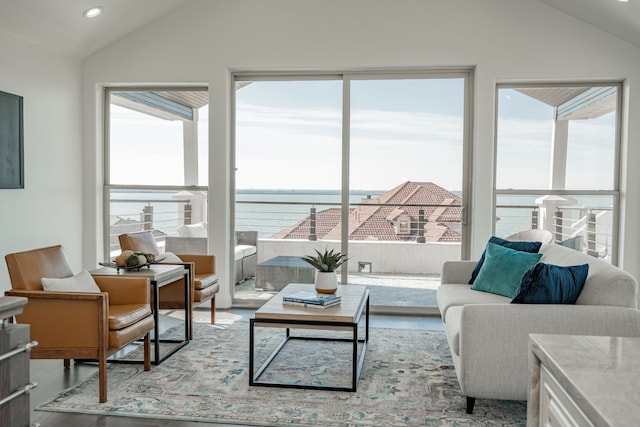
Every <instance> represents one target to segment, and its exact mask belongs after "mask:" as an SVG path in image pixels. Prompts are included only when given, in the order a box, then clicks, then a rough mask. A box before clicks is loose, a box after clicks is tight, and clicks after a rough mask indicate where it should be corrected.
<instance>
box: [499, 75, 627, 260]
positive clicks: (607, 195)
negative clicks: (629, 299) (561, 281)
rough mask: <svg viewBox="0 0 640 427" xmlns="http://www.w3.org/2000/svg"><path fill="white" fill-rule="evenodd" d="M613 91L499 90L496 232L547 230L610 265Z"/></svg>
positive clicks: (577, 87)
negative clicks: (606, 261)
mask: <svg viewBox="0 0 640 427" xmlns="http://www.w3.org/2000/svg"><path fill="white" fill-rule="evenodd" d="M620 90H621V86H620V84H617V83H611V84H596V83H591V84H587V83H585V84H567V85H562V84H558V85H516V86H514V85H501V86H498V123H497V142H496V231H495V234H496V235H498V236H501V237H508V236H509V235H510V234H513V233H516V232H519V231H523V230H526V229H530V228H542V229H547V230H549V231H551V232H552V233H553V235H554V241H555V242H556V243H559V244H562V245H565V246H569V247H572V248H574V249H577V250H581V251H584V252H586V253H589V254H591V255H593V256H595V257H599V258H602V259H605V260H608V261H609V262H613V263H615V259H616V257H615V255H616V254H615V248H616V241H617V232H616V230H617V218H618V157H619V155H618V153H619V113H618V112H619V102H620Z"/></svg>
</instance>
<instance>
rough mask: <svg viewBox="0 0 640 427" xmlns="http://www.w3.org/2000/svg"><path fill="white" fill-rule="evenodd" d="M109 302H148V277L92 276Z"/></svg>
mask: <svg viewBox="0 0 640 427" xmlns="http://www.w3.org/2000/svg"><path fill="white" fill-rule="evenodd" d="M93 279H94V280H95V281H96V284H97V285H98V287H99V288H100V290H101V291H102V292H106V293H108V294H109V303H110V304H149V300H150V298H149V279H147V278H142V277H112V276H94V277H93Z"/></svg>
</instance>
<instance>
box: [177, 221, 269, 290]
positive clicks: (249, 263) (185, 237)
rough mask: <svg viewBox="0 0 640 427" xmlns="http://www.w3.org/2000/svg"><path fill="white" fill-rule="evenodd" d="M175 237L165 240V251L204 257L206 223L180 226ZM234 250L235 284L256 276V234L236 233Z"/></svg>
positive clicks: (254, 232)
mask: <svg viewBox="0 0 640 427" xmlns="http://www.w3.org/2000/svg"><path fill="white" fill-rule="evenodd" d="M177 231H178V235H177V236H167V237H166V238H165V251H168V252H173V253H175V254H190V255H206V254H207V234H208V233H207V223H206V222H200V223H197V224H188V225H181V226H179V227H178V230H177ZM235 239H236V242H235V243H236V244H235V248H234V270H235V277H236V282H237V283H238V282H242V281H244V280H247V279H248V278H250V277H254V276H255V275H256V264H257V262H258V232H257V231H236V234H235Z"/></svg>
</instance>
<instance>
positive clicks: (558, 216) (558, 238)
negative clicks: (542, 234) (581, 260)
mask: <svg viewBox="0 0 640 427" xmlns="http://www.w3.org/2000/svg"><path fill="white" fill-rule="evenodd" d="M553 223H554V231H555V237H554V239H555V243H560V242H562V211H561V210H560V209H557V208H556V212H555V215H554V217H553Z"/></svg>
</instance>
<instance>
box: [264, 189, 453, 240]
mask: <svg viewBox="0 0 640 427" xmlns="http://www.w3.org/2000/svg"><path fill="white" fill-rule="evenodd" d="M461 204H462V199H461V198H460V197H459V196H457V195H455V194H453V193H451V192H449V191H447V190H445V189H444V188H442V187H440V186H438V185H436V184H434V183H432V182H411V181H406V182H404V183H402V184H400V185H398V186H397V187H395V188H392V189H391V190H389V191H387V192H386V193H384V194H381V195H380V196H378V197H376V198H372V199H363V200H362V205H360V206H357V207H353V208H351V209H350V210H349V236H350V239H351V240H387V241H392V240H393V241H415V240H416V237H417V236H418V231H417V225H418V212H419V210H420V209H423V210H424V220H425V225H424V230H425V232H424V236H425V240H426V241H428V242H460V241H461V238H460V233H459V232H457V231H456V230H454V229H452V228H450V227H448V226H447V225H446V224H444V223H459V222H460V221H461V217H462V215H461V212H462V211H461V208H460V205H461ZM368 205H370V206H368ZM378 205H383V206H378ZM340 213H341V210H340V208H331V209H325V210H322V211H319V212H317V214H316V234H317V236H318V239H327V240H332V239H333V240H339V239H340V229H341V220H340ZM402 215H408V216H409V217H410V218H411V223H412V227H411V230H410V232H409V233H408V234H398V233H396V230H395V228H394V222H393V221H395V220H397V219H398V218H399V217H401V216H402ZM310 225H311V221H310V218H309V217H306V218H305V219H303V220H301V221H299V222H298V223H297V224H295V225H293V226H291V227H288V228H285V229H284V230H281V231H280V232H278V233H276V234H274V235H273V238H275V239H307V238H308V237H309V230H310Z"/></svg>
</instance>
